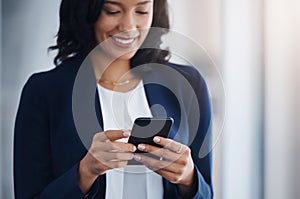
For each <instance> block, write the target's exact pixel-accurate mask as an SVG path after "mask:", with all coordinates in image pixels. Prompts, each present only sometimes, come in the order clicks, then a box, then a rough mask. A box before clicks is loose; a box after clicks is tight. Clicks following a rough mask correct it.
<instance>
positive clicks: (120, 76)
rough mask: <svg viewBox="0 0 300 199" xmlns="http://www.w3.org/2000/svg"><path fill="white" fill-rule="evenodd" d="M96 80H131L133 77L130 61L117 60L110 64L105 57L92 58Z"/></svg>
mask: <svg viewBox="0 0 300 199" xmlns="http://www.w3.org/2000/svg"><path fill="white" fill-rule="evenodd" d="M91 61H92V64H93V67H94V72H95V77H96V80H99V79H104V80H108V81H112V82H117V81H122V80H126V79H130V78H132V77H133V75H132V74H131V72H130V60H126V59H116V60H114V61H113V62H111V63H109V61H110V60H109V59H107V57H105V56H101V55H100V56H99V55H96V56H91Z"/></svg>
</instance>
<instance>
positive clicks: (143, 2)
mask: <svg viewBox="0 0 300 199" xmlns="http://www.w3.org/2000/svg"><path fill="white" fill-rule="evenodd" d="M151 2H152V1H142V2H139V3H137V4H136V5H144V4H147V3H151ZM104 4H114V5H122V3H121V2H117V1H105V2H104Z"/></svg>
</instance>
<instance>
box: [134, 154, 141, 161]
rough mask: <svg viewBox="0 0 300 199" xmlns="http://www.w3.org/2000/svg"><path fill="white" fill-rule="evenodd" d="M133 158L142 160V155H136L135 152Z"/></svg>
mask: <svg viewBox="0 0 300 199" xmlns="http://www.w3.org/2000/svg"><path fill="white" fill-rule="evenodd" d="M133 158H134V159H135V160H136V161H140V160H141V156H139V155H136V154H134V156H133Z"/></svg>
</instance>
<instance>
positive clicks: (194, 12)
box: [169, 0, 223, 199]
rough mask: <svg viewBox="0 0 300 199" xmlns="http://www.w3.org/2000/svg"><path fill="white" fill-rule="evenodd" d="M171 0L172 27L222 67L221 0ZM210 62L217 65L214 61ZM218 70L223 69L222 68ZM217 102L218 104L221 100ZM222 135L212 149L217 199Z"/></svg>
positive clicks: (218, 196)
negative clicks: (202, 48) (192, 41)
mask: <svg viewBox="0 0 300 199" xmlns="http://www.w3.org/2000/svg"><path fill="white" fill-rule="evenodd" d="M169 2H170V10H171V11H170V15H171V19H172V20H171V28H172V30H174V31H177V32H179V33H181V34H183V35H185V36H186V37H189V38H191V39H192V40H194V41H195V42H197V43H198V44H199V45H200V46H202V47H204V48H205V50H207V52H208V55H210V56H211V58H212V59H213V61H214V62H215V63H216V65H217V66H220V63H221V62H220V61H221V0H189V1H182V0H169ZM178 42H180V41H178ZM199 56H201V55H199ZM206 59H207V58H206ZM207 64H208V65H211V66H212V67H214V66H213V65H212V63H207ZM219 70H221V68H220V67H219ZM206 78H207V77H206ZM209 78H215V77H209ZM214 97H216V96H214ZM218 100H219V99H218ZM216 103H217V104H218V101H217V102H216ZM215 110H219V109H218V108H216V107H215ZM221 115H222V114H220V113H218V111H216V112H215V116H216V117H218V118H220V120H221V119H222V118H221V117H222V116H221ZM218 136H219V135H218V134H214V139H213V140H214V141H216V140H217V138H218ZM222 136H223V135H221V138H220V139H219V140H218V142H216V143H215V146H214V149H213V185H214V194H215V198H216V199H219V198H222V196H221V194H222V193H221V191H222V181H221V177H222V173H221V170H222V163H221V161H222V158H221V151H222V145H221V144H222V141H221V140H222V139H223V138H222Z"/></svg>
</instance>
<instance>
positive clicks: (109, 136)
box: [93, 130, 130, 142]
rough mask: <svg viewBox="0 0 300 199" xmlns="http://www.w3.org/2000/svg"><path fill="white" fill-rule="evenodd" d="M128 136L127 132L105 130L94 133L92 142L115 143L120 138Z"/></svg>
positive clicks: (128, 132)
mask: <svg viewBox="0 0 300 199" xmlns="http://www.w3.org/2000/svg"><path fill="white" fill-rule="evenodd" d="M129 136H130V131H129V130H107V131H103V132H99V133H96V134H95V135H94V137H93V141H100V142H104V141H107V140H110V141H115V140H118V139H121V138H128V137H129Z"/></svg>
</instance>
